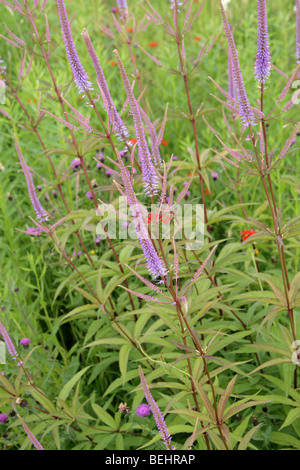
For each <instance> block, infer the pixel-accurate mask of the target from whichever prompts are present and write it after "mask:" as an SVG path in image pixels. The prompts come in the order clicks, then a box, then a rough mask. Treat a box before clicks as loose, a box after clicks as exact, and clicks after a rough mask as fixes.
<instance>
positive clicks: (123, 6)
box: [117, 0, 128, 20]
mask: <svg viewBox="0 0 300 470" xmlns="http://www.w3.org/2000/svg"><path fill="white" fill-rule="evenodd" d="M117 4H118V8H119V11H120V17H121V19H122V20H126V18H127V16H128V5H127V0H117Z"/></svg>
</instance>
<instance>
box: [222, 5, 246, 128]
mask: <svg viewBox="0 0 300 470" xmlns="http://www.w3.org/2000/svg"><path fill="white" fill-rule="evenodd" d="M219 5H220V10H221V15H222V20H223V24H224V29H225V34H226V38H227V42H228V46H229V48H230V51H231V55H232V66H233V77H234V85H235V92H236V96H237V101H238V105H239V111H240V115H241V120H242V122H243V124H244V125H245V126H246V127H248V126H251V125H253V123H254V114H253V111H251V109H249V106H250V102H249V98H248V95H247V92H246V89H245V85H244V80H243V76H242V72H241V68H240V62H239V58H238V53H237V49H236V45H235V42H234V39H233V35H232V32H231V29H230V26H229V23H228V19H227V15H226V12H225V9H224V7H223V4H222V1H221V0H219Z"/></svg>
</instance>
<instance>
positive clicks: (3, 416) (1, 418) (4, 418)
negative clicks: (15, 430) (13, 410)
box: [0, 413, 8, 424]
mask: <svg viewBox="0 0 300 470" xmlns="http://www.w3.org/2000/svg"><path fill="white" fill-rule="evenodd" d="M7 421H8V415H7V414H6V413H1V414H0V423H2V424H4V423H6V422H7Z"/></svg>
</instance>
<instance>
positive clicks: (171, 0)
mask: <svg viewBox="0 0 300 470" xmlns="http://www.w3.org/2000/svg"><path fill="white" fill-rule="evenodd" d="M170 3H171V8H172V10H173V9H174V8H175V0H170ZM182 3H183V2H181V1H180V0H177V9H178V7H180V6H181V5H182ZM178 11H179V10H178Z"/></svg>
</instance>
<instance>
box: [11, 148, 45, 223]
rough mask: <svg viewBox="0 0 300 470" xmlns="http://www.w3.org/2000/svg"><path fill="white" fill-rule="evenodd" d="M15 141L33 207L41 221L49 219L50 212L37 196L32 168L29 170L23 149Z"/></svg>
mask: <svg viewBox="0 0 300 470" xmlns="http://www.w3.org/2000/svg"><path fill="white" fill-rule="evenodd" d="M15 142H16V149H17V154H18V157H19V161H20V163H21V167H22V170H23V173H24V175H25V178H26V183H27V188H28V193H29V197H30V200H31V204H32V206H33V209H34V211H35V213H36V217H37V219H38V220H40V221H41V222H44V221H45V220H49V218H48V214H47V212H46V211H45V209H43V207H42V205H41V203H40V201H39V198H38V197H37V194H36V191H35V187H34V184H33V179H32V175H31V173H30V170H29V168H28V166H27V164H26V162H25V160H24V157H23V155H22V152H21V149H20V147H19V144H18V141H17V139H15Z"/></svg>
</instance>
